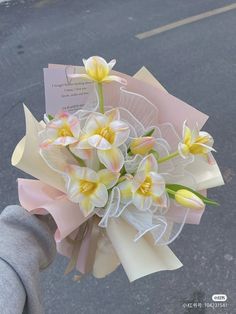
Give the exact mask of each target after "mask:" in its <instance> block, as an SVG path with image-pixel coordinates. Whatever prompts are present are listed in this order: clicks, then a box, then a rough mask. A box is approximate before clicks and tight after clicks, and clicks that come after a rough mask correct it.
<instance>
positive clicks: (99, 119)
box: [83, 112, 108, 134]
mask: <svg viewBox="0 0 236 314" xmlns="http://www.w3.org/2000/svg"><path fill="white" fill-rule="evenodd" d="M107 121H108V117H107V116H106V115H104V114H101V113H98V112H96V113H92V114H91V115H90V116H89V117H88V119H87V121H86V122H85V125H84V130H83V131H84V133H85V134H91V133H92V134H93V133H94V132H95V131H96V130H97V129H99V128H102V127H103V126H104V125H106V124H107Z"/></svg>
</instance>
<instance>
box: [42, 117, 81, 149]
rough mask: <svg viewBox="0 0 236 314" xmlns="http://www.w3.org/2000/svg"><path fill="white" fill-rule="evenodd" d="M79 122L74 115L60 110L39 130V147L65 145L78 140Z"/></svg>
mask: <svg viewBox="0 0 236 314" xmlns="http://www.w3.org/2000/svg"><path fill="white" fill-rule="evenodd" d="M79 135H80V122H79V120H78V118H77V117H76V116H74V115H70V114H69V113H68V112H61V113H59V114H58V115H56V116H55V117H54V119H53V120H51V121H50V122H49V123H48V124H46V128H45V129H44V130H43V131H42V132H40V138H41V139H42V142H41V144H40V147H41V148H42V149H44V148H47V147H48V146H50V145H62V146H67V145H70V144H74V143H76V142H78V141H79Z"/></svg>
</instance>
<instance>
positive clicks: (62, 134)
mask: <svg viewBox="0 0 236 314" xmlns="http://www.w3.org/2000/svg"><path fill="white" fill-rule="evenodd" d="M58 136H59V137H66V136H71V137H73V134H72V132H71V129H70V127H69V126H68V125H64V126H62V127H61V128H60V129H59V130H58Z"/></svg>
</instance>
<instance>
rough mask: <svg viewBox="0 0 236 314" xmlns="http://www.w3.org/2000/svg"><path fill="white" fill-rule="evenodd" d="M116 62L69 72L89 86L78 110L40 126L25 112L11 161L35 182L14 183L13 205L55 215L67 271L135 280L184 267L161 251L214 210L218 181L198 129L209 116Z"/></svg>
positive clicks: (208, 145) (53, 115) (94, 62)
mask: <svg viewBox="0 0 236 314" xmlns="http://www.w3.org/2000/svg"><path fill="white" fill-rule="evenodd" d="M114 64H115V61H114V60H112V61H111V62H110V63H106V61H105V60H104V59H103V58H100V57H91V58H89V59H88V60H84V65H85V68H79V69H80V71H79V73H76V74H68V77H69V78H70V80H71V81H72V82H73V80H90V81H93V82H94V83H93V84H94V90H93V91H91V93H94V97H95V99H96V104H95V105H92V104H91V102H90V101H89V99H90V96H91V95H89V97H88V102H87V103H86V104H85V105H84V107H83V108H82V109H81V110H78V111H76V112H72V113H71V112H70V113H68V112H64V111H59V112H47V113H46V115H45V117H46V118H45V122H42V121H41V122H38V121H37V120H36V119H35V118H34V117H33V115H32V114H31V113H30V111H29V110H28V109H27V108H26V107H24V112H25V119H26V135H25V137H24V138H23V139H22V140H21V141H20V142H19V144H18V145H17V147H16V148H15V151H14V153H13V156H12V164H13V165H14V166H16V167H17V168H19V169H21V170H23V171H25V172H26V173H28V174H30V175H31V176H33V177H35V178H36V179H37V180H29V179H18V190H19V200H20V203H21V205H22V206H23V207H24V208H26V209H27V210H28V211H29V212H31V213H33V214H40V215H47V214H50V215H51V216H52V217H53V218H54V220H55V222H56V224H57V231H56V233H55V240H56V242H57V249H58V252H59V253H61V254H62V255H65V256H67V257H69V258H70V262H69V264H68V267H67V269H66V273H68V272H70V271H72V270H73V269H74V268H76V269H77V270H79V272H80V273H82V274H86V273H92V274H93V275H94V276H95V277H97V278H102V277H104V276H106V275H107V274H109V273H111V272H113V271H114V270H115V269H116V268H117V266H118V265H119V264H120V263H121V264H122V266H123V267H124V270H125V272H126V274H127V276H128V278H129V280H130V281H133V280H136V279H138V278H140V277H142V276H145V275H148V274H151V273H154V272H157V271H161V270H173V269H177V268H179V267H181V266H182V264H181V262H180V261H179V260H178V258H177V257H176V256H175V255H174V253H173V252H172V251H171V250H170V248H169V247H168V244H169V243H171V242H172V241H174V240H175V239H176V237H177V236H178V235H179V233H180V232H181V230H182V228H183V226H184V224H185V223H190V224H198V223H199V222H200V219H201V216H202V214H203V212H204V209H205V204H212V205H215V204H216V202H214V201H212V200H210V199H208V198H207V197H206V189H208V188H212V187H215V186H219V185H222V184H223V179H222V176H221V173H220V171H219V168H218V166H217V164H216V161H215V159H214V158H213V156H212V154H211V151H212V150H214V149H213V148H212V145H213V140H212V137H211V136H210V135H209V134H208V133H206V132H203V131H200V129H201V128H202V127H203V125H204V124H205V122H206V120H207V118H208V117H207V116H206V115H205V114H203V113H201V112H199V111H198V110H196V109H194V108H193V107H191V106H189V105H187V104H186V103H184V102H182V101H181V100H179V99H177V98H175V97H174V96H172V95H170V94H169V93H168V92H167V91H166V90H165V89H164V88H163V87H162V86H161V85H160V83H159V82H158V81H157V80H156V79H155V78H154V77H153V76H152V75H151V74H150V72H148V71H147V70H146V69H145V68H142V69H141V70H140V71H139V72H138V73H137V74H136V75H135V76H134V77H130V76H127V75H125V74H123V73H119V72H115V71H111V69H112V67H113V66H114ZM186 121H187V122H186Z"/></svg>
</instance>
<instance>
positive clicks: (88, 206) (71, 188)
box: [65, 165, 119, 216]
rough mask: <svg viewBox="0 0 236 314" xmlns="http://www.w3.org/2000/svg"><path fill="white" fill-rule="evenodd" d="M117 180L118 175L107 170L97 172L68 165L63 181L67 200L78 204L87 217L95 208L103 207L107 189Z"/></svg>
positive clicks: (106, 197) (106, 198)
mask: <svg viewBox="0 0 236 314" xmlns="http://www.w3.org/2000/svg"><path fill="white" fill-rule="evenodd" d="M118 178H119V173H113V172H111V171H109V170H107V169H102V170H100V171H98V172H95V171H94V170H92V169H90V168H86V167H79V166H75V165H69V166H68V169H67V172H66V175H65V180H66V191H67V195H68V198H69V199H70V200H71V201H72V202H74V203H78V204H79V206H80V209H81V211H82V212H83V214H84V215H85V216H88V215H89V214H90V213H91V212H92V211H93V210H94V208H95V207H104V206H105V205H106V203H107V201H108V191H107V190H108V189H110V188H112V187H113V186H114V185H115V184H116V182H117V180H118Z"/></svg>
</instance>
